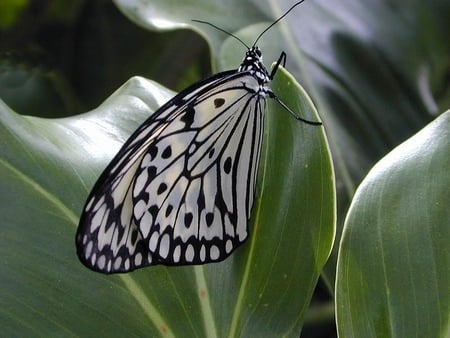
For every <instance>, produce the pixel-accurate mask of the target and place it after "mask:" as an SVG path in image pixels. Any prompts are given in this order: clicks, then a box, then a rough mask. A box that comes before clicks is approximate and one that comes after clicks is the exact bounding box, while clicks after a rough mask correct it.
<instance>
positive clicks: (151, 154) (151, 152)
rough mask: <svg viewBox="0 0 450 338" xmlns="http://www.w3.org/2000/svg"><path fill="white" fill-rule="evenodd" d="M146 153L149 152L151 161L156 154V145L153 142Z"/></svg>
mask: <svg viewBox="0 0 450 338" xmlns="http://www.w3.org/2000/svg"><path fill="white" fill-rule="evenodd" d="M148 153H149V154H150V161H153V160H154V159H155V157H156V155H158V147H157V146H155V145H154V144H153V145H151V146H150V148H149V149H148Z"/></svg>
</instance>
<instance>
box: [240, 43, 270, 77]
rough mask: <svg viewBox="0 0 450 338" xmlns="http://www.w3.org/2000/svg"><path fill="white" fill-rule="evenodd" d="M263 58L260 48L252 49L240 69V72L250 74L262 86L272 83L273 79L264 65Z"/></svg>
mask: <svg viewBox="0 0 450 338" xmlns="http://www.w3.org/2000/svg"><path fill="white" fill-rule="evenodd" d="M262 60H263V56H262V52H261V49H259V47H258V46H253V47H251V48H250V49H249V50H248V51H247V53H245V57H244V59H243V60H242V62H241V65H240V66H239V68H238V72H247V71H248V72H250V73H251V74H252V75H253V76H255V77H256V78H257V79H258V81H259V83H260V84H261V85H264V84H266V83H268V82H270V80H271V78H270V75H269V73H268V72H267V69H266V67H265V66H264V64H263V61H262Z"/></svg>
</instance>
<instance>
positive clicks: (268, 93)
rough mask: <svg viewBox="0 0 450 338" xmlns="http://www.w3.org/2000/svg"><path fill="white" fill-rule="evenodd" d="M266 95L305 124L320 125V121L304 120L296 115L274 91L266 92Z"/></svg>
mask: <svg viewBox="0 0 450 338" xmlns="http://www.w3.org/2000/svg"><path fill="white" fill-rule="evenodd" d="M267 95H268V96H269V97H270V98H271V99H274V100H275V101H276V102H278V103H279V104H280V106H282V107H283V108H284V109H285V110H287V112H288V113H289V114H291V115H292V116H293V117H294V118H295V119H296V120H297V121H302V122H305V123H307V124H311V125H313V126H320V125H322V122H316V121H309V120H305V119H304V118H301V117H300V116H298V115H297V114H296V113H294V112H293V111H292V109H291V108H289V107H288V106H287V105H286V103H284V102H283V101H281V99H280V98H279V97H278V96H276V95H275V93H274V92H272V91H271V90H270V91H268V92H267Z"/></svg>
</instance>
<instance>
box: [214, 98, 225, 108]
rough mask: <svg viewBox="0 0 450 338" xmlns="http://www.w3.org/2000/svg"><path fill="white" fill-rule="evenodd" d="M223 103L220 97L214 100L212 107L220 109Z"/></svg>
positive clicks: (223, 100)
mask: <svg viewBox="0 0 450 338" xmlns="http://www.w3.org/2000/svg"><path fill="white" fill-rule="evenodd" d="M224 103H225V99H223V98H221V97H219V98H217V99H214V106H215V107H216V108H220V107H222V106H223V104H224Z"/></svg>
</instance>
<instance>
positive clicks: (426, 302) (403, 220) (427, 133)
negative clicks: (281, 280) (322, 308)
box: [336, 111, 450, 337]
mask: <svg viewBox="0 0 450 338" xmlns="http://www.w3.org/2000/svg"><path fill="white" fill-rule="evenodd" d="M449 187H450V111H449V112H447V113H445V114H443V115H442V116H440V117H439V118H437V119H436V120H435V121H433V122H432V123H430V124H429V125H428V126H426V127H425V128H424V129H422V130H421V131H420V132H419V133H417V134H416V135H414V136H413V137H411V138H410V139H408V140H407V141H405V142H404V143H402V144H401V145H399V146H398V147H397V148H395V149H394V150H393V151H392V152H390V153H389V154H388V155H387V156H385V157H384V158H383V159H382V160H381V161H380V162H378V163H377V164H376V165H375V167H373V168H372V170H371V171H370V172H369V174H368V175H367V177H366V178H365V179H364V180H363V182H362V183H361V185H360V187H359V188H358V190H357V192H356V194H355V197H354V199H353V201H352V204H351V207H350V211H349V213H348V216H347V219H346V222H345V226H344V233H343V238H342V242H341V246H340V256H339V262H338V276H337V285H336V302H337V320H338V328H339V334H340V336H342V337H448V335H449V333H450V326H449V325H450V324H449V318H450V292H449V291H450V289H449V285H450V279H449V276H450V254H449V244H450V242H449V238H450V233H449V221H450V211H449V208H448V207H447V206H448V202H449V200H450V190H449Z"/></svg>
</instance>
